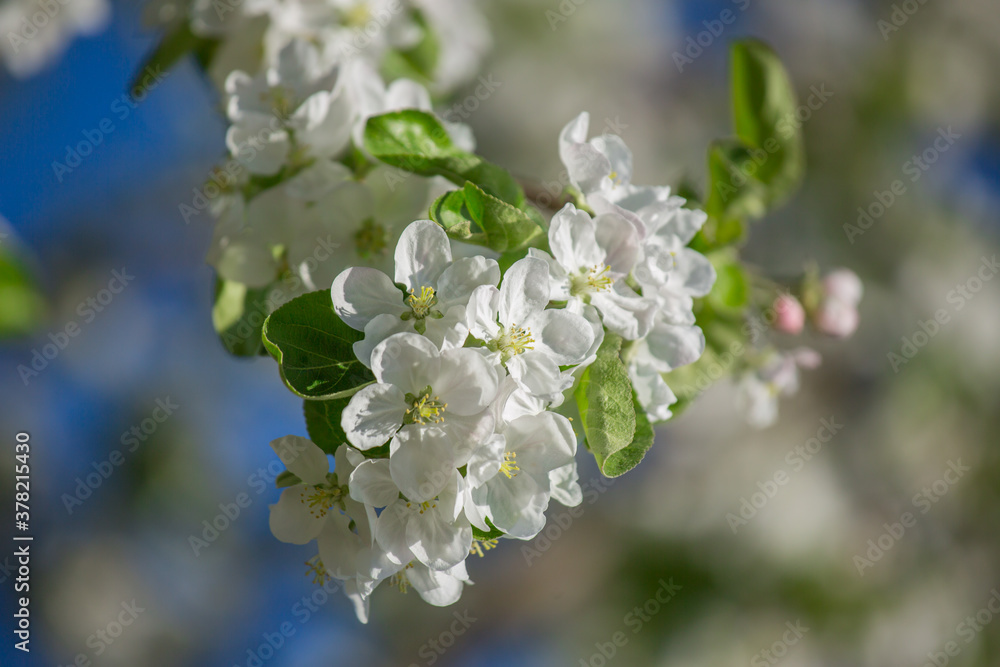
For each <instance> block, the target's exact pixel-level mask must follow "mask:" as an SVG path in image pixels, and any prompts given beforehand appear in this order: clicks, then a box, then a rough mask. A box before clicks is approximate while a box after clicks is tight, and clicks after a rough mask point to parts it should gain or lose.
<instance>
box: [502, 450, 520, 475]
mask: <svg viewBox="0 0 1000 667" xmlns="http://www.w3.org/2000/svg"><path fill="white" fill-rule="evenodd" d="M520 471H521V469H520V468H519V467H518V466H517V452H505V453H504V455H503V463H501V464H500V472H502V473H503V474H505V475H507V479H513V478H514V477H517V473H519V472H520Z"/></svg>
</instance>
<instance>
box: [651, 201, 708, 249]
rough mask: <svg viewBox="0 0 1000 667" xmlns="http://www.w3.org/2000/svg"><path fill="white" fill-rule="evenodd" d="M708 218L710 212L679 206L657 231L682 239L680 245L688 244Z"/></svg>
mask: <svg viewBox="0 0 1000 667" xmlns="http://www.w3.org/2000/svg"><path fill="white" fill-rule="evenodd" d="M707 220H708V214H707V213H705V212H704V211H698V210H693V209H688V208H677V209H674V210H673V215H670V217H669V218H668V219H667V221H666V222H665V223H664V225H663V226H662V227H661V228H660V229H659V230H658V232H657V233H658V234H661V235H669V236H673V237H675V238H677V240H678V241H680V245H682V246H686V245H687V244H688V243H690V242H691V239H693V238H694V236H695V234H697V233H698V231H699V230H700V229H701V228H702V227H703V226H704V225H705V221H707Z"/></svg>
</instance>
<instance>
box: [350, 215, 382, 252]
mask: <svg viewBox="0 0 1000 667" xmlns="http://www.w3.org/2000/svg"><path fill="white" fill-rule="evenodd" d="M388 246H389V230H388V229H386V228H385V227H383V226H382V225H380V224H378V223H377V222H375V220H373V219H372V218H368V219H367V220H365V221H364V222H363V223H361V228H360V229H358V231H356V232H354V247H355V249H356V250H357V251H358V257H360V258H361V259H364V260H368V259H372V258H373V257H374V256H375V255H384V254H385V252H386V248H387V247H388Z"/></svg>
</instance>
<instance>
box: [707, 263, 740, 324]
mask: <svg viewBox="0 0 1000 667" xmlns="http://www.w3.org/2000/svg"><path fill="white" fill-rule="evenodd" d="M709 259H710V260H711V261H712V264H713V265H714V266H715V272H716V275H717V278H716V280H715V284H714V285H713V286H712V291H711V292H710V293H709V294H708V296H707V297H706V300H707V301H708V303H709V304H710V305H711V306H712V308H714V309H715V310H716V311H718V312H720V313H722V314H731V315H739V314H740V313H742V312H743V309H744V308H746V305H747V303H748V302H749V299H750V284H749V282H748V281H747V277H746V273H745V272H744V270H743V266H742V265H741V264H740V262H739V259H738V258H737V257H736V256H734V255H733V254H732V253H730V252H722V253H715V254H713V255H711V256H710V257H709Z"/></svg>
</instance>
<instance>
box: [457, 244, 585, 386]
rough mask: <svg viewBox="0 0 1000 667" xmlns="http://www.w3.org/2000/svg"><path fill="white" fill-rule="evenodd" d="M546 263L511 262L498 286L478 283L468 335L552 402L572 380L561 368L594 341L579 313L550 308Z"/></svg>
mask: <svg viewBox="0 0 1000 667" xmlns="http://www.w3.org/2000/svg"><path fill="white" fill-rule="evenodd" d="M548 303H549V266H548V264H547V263H546V262H545V261H544V260H542V259H538V258H536V257H525V258H524V259H521V260H518V261H517V262H515V263H514V264H513V265H512V266H511V267H510V268H509V269H507V272H506V275H504V278H503V282H502V284H501V286H500V288H499V289H497V288H496V287H494V286H493V285H481V286H480V287H477V288H476V289H475V290H473V292H472V296H471V297H470V298H469V305H468V311H467V312H468V325H469V331H470V333H471V334H472V335H473V336H474V337H475V338H478V339H479V340H481V341H483V342H484V343H485V346H486V349H487V350H489V351H490V353H491V355H492V356H493V358H494V359H495V360H496V362H497V363H498V364H502V365H503V366H504V367H505V368H506V369H507V371H508V372H509V373H510V375H511V377H512V378H513V379H514V380H515V381H516V382H517V383H518V386H520V387H521V388H522V389H524V390H525V391H527V392H529V393H531V394H534V395H536V396H539V397H540V398H543V399H545V400H548V401H556V400H557V399H558V398H560V397H561V395H562V392H563V391H565V390H566V389H569V387H571V386H572V384H573V378H572V376H571V375H569V374H566V373H564V372H563V371H561V370H560V366H574V365H576V364H579V363H580V362H581V361H583V360H584V359H585V358H586V356H587V353H588V351H589V350H590V347H591V346H592V345H593V343H594V335H593V330H592V329H591V327H590V325H589V324H588V323H587V321H586V320H585V319H584V318H583V317H582V316H580V315H577V314H575V313H573V312H570V311H568V310H561V309H559V310H557V309H549V310H546V306H547V305H548Z"/></svg>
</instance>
